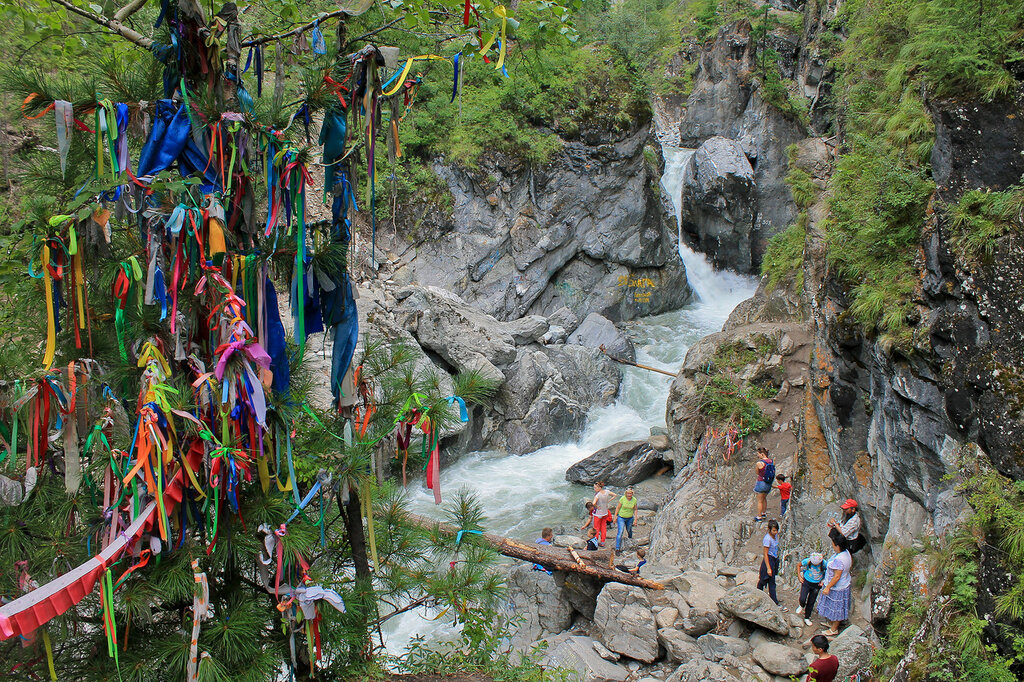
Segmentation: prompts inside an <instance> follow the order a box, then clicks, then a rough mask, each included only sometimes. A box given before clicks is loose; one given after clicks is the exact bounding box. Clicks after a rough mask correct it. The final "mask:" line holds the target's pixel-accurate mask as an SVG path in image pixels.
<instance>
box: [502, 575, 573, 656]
mask: <svg viewBox="0 0 1024 682" xmlns="http://www.w3.org/2000/svg"><path fill="white" fill-rule="evenodd" d="M508 586H509V591H508V592H509V597H510V598H511V602H512V609H513V611H514V613H515V615H516V616H519V617H521V618H522V621H521V622H520V624H519V627H518V628H516V632H515V635H514V636H513V638H512V643H513V646H516V647H517V648H527V647H528V646H529V645H530V644H532V643H533V642H535V641H537V640H538V639H541V638H542V637H546V636H548V635H554V634H558V633H559V632H562V631H563V630H566V629H568V627H569V626H570V625H571V624H572V614H573V610H572V605H571V604H570V603H569V600H568V598H567V597H566V596H565V593H564V591H563V590H562V588H561V587H560V586H559V585H558V584H557V583H556V582H555V580H554V579H553V578H552V576H550V575H548V574H547V573H546V572H544V571H535V570H533V568H532V567H531V566H530V565H529V564H519V565H517V566H515V567H514V568H512V570H511V571H509V575H508Z"/></svg>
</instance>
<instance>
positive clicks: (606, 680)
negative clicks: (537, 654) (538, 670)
mask: <svg viewBox="0 0 1024 682" xmlns="http://www.w3.org/2000/svg"><path fill="white" fill-rule="evenodd" d="M593 643H594V640H592V639H590V638H589V637H567V638H566V639H565V640H563V641H562V642H561V643H559V644H558V645H557V646H555V647H554V648H553V649H551V650H550V651H549V652H548V653H547V655H545V656H544V658H543V659H542V661H541V663H542V664H543V665H544V666H545V667H549V668H563V669H565V670H570V671H572V673H573V675H574V679H577V680H579V682H625V680H626V678H627V677H628V676H629V671H628V670H627V669H626V668H625V666H621V665H617V664H615V663H611V662H609V661H606V660H604V659H603V658H601V656H600V655H599V654H598V653H597V652H596V651H595V650H594V646H593Z"/></svg>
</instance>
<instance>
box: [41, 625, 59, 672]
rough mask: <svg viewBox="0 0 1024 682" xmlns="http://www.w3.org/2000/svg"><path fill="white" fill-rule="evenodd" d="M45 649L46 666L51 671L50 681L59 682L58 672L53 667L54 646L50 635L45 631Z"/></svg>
mask: <svg viewBox="0 0 1024 682" xmlns="http://www.w3.org/2000/svg"><path fill="white" fill-rule="evenodd" d="M43 648H44V649H46V666H47V667H48V668H49V669H50V679H51V680H53V682H57V671H56V670H55V669H54V667H53V645H52V644H51V643H50V633H49V631H47V630H45V629H44V630H43Z"/></svg>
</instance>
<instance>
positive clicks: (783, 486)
mask: <svg viewBox="0 0 1024 682" xmlns="http://www.w3.org/2000/svg"><path fill="white" fill-rule="evenodd" d="M775 480H777V481H778V482H779V485H778V486H777V487H778V489H779V497H781V498H782V514H781V515H782V516H785V515H786V509H787V508H788V507H789V496H790V495H792V494H793V484H792V483H787V482H786V477H785V476H784V475H782V474H779V475H778V476H776V477H775Z"/></svg>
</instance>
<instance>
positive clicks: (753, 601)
mask: <svg viewBox="0 0 1024 682" xmlns="http://www.w3.org/2000/svg"><path fill="white" fill-rule="evenodd" d="M718 608H719V610H721V611H722V612H723V613H727V614H729V615H730V616H733V617H735V618H739V619H740V620H743V621H746V622H748V623H753V624H754V625H759V626H761V627H763V628H764V629H765V630H771V631H772V632H774V633H776V634H779V635H788V634H789V622H788V620H787V619H786V614H785V613H783V612H782V609H781V608H779V606H778V605H777V604H776V603H775V602H773V601H772V599H771V597H769V596H768V594H767V593H766V592H763V591H761V590H758V589H755V588H753V587H751V586H749V585H737V586H736V587H734V588H732V589H731V590H729V591H728V592H726V593H725V595H724V596H723V597H721V598H719V600H718Z"/></svg>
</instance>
